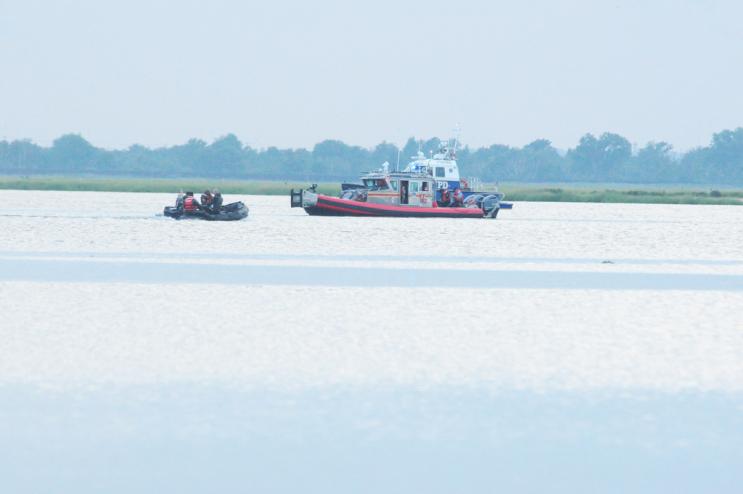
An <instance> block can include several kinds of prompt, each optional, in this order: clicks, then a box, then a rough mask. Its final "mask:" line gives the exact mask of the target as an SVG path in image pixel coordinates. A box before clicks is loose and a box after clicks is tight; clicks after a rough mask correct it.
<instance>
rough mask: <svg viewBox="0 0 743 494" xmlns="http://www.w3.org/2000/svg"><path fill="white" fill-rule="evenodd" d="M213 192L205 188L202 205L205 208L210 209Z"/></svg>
mask: <svg viewBox="0 0 743 494" xmlns="http://www.w3.org/2000/svg"><path fill="white" fill-rule="evenodd" d="M212 199H213V196H212V192H211V191H210V190H205V191H204V193H203V194H201V205H202V206H203V207H204V209H210V207H211V204H212Z"/></svg>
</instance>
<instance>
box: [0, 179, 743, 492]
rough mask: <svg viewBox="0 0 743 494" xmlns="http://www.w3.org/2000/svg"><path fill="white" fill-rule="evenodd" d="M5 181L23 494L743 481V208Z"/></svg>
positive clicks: (0, 337)
mask: <svg viewBox="0 0 743 494" xmlns="http://www.w3.org/2000/svg"><path fill="white" fill-rule="evenodd" d="M3 195H4V198H5V204H6V205H9V206H4V207H3V208H2V209H0V231H2V232H3V236H2V238H0V315H1V317H2V321H1V322H0V403H2V406H0V444H2V445H3V446H0V478H1V479H2V480H0V482H2V483H4V484H6V485H7V486H9V487H10V490H8V489H3V490H4V491H6V490H7V491H16V492H24V491H27V492H38V491H44V492H49V491H60V492H61V491H76V492H79V491H91V492H93V491H96V492H97V491H101V490H103V491H108V492H142V491H144V492H147V491H152V492H162V491H164V490H168V491H175V490H177V491H194V492H203V491H214V490H217V489H218V490H220V491H240V492H245V491H261V492H262V491H268V492H270V491H275V492H296V491H309V492H348V491H353V492H411V491H412V492H416V491H427V492H492V491H493V490H497V489H507V490H509V491H522V492H523V491H545V490H549V491H561V492H576V491H578V492H581V491H583V492H595V491H597V490H599V491H616V492H626V491H628V490H631V491H645V492H653V491H659V490H661V491H664V490H665V491H669V490H675V491H686V492H737V491H738V487H739V486H740V485H741V483H743V474H742V473H741V472H743V468H741V467H743V243H741V239H743V208H736V207H727V206H665V205H653V206H648V205H603V204H564V203H563V204H557V203H555V204H552V203H531V204H529V203H518V204H516V206H515V209H514V210H512V211H504V212H502V214H501V217H500V218H499V219H498V220H496V221H487V220H482V221H457V220H447V219H376V218H363V219H361V218H358V219H355V218H315V217H309V216H307V215H306V214H305V213H304V212H303V211H302V210H298V209H290V208H289V207H288V203H289V200H288V197H262V196H245V197H227V198H226V199H227V200H228V201H229V200H238V199H239V200H244V201H245V202H246V203H247V204H248V205H249V207H250V217H249V218H248V219H247V220H245V221H242V222H234V223H207V222H198V221H174V220H171V219H169V218H164V217H162V216H160V215H159V214H158V213H159V212H160V211H162V207H163V206H164V205H166V204H169V203H171V202H172V201H173V200H174V196H171V195H164V194H119V193H62V192H3Z"/></svg>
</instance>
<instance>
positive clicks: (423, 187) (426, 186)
mask: <svg viewBox="0 0 743 494" xmlns="http://www.w3.org/2000/svg"><path fill="white" fill-rule="evenodd" d="M421 191H423V192H426V191H428V182H423V183H422V184H421Z"/></svg>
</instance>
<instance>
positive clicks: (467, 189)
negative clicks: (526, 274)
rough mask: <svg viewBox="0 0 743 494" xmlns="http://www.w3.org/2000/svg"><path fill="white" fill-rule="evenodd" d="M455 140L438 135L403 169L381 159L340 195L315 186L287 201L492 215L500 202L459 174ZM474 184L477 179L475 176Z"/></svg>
mask: <svg viewBox="0 0 743 494" xmlns="http://www.w3.org/2000/svg"><path fill="white" fill-rule="evenodd" d="M458 142H459V140H458V139H456V140H454V144H453V146H452V145H450V144H451V143H450V142H449V141H444V140H442V141H441V143H440V146H439V150H438V152H437V153H436V154H433V153H432V156H431V157H430V158H428V159H426V157H425V156H424V155H423V153H422V152H421V151H420V150H419V151H418V156H415V157H413V161H411V162H410V164H408V166H407V168H405V170H403V171H394V172H390V171H389V164H388V163H385V164H384V165H382V168H381V169H380V170H377V171H373V172H369V173H365V174H364V175H362V177H361V181H362V182H363V183H362V184H342V186H341V188H342V191H343V192H342V193H341V196H340V197H331V196H327V195H324V194H319V193H318V192H317V186H316V185H313V186H312V187H310V188H309V189H303V190H299V191H294V190H293V189H292V191H291V206H292V207H293V208H304V210H305V211H307V213H308V214H311V215H320V216H391V217H406V218H495V217H496V216H497V215H498V212H499V211H500V210H501V209H511V208H512V207H513V205H512V204H511V203H508V202H504V201H503V198H504V194H503V193H501V192H498V191H497V190H495V191H491V192H477V190H478V189H477V188H476V187H477V185H475V184H474V182H475V180H474V179H473V180H472V182H473V186H472V187H471V186H470V182H469V181H467V180H462V179H460V177H459V168H458V166H457V160H456V149H457V146H458ZM477 184H478V185H479V180H477Z"/></svg>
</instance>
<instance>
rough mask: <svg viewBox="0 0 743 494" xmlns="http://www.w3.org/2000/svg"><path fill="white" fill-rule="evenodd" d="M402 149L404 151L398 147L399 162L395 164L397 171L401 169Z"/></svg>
mask: <svg viewBox="0 0 743 494" xmlns="http://www.w3.org/2000/svg"><path fill="white" fill-rule="evenodd" d="M401 151H402V149H400V148H399V147H398V148H397V164H396V165H395V171H399V170H400V152H401Z"/></svg>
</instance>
